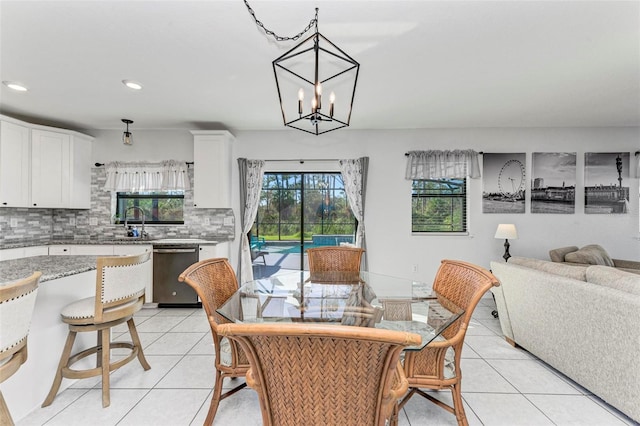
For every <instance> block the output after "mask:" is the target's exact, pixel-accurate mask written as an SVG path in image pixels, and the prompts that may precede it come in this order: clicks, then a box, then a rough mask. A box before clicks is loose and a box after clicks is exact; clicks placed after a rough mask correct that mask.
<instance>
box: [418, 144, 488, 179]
mask: <svg viewBox="0 0 640 426" xmlns="http://www.w3.org/2000/svg"><path fill="white" fill-rule="evenodd" d="M462 177H471V178H479V177H480V165H479V164H478V153H477V152H476V151H472V150H470V149H469V150H454V151H410V152H409V153H408V156H407V170H406V173H405V179H407V180H414V179H453V178H462Z"/></svg>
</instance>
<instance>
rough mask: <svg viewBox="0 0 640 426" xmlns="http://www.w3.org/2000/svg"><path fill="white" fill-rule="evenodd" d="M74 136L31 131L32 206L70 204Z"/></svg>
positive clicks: (58, 206) (62, 205) (60, 206)
mask: <svg viewBox="0 0 640 426" xmlns="http://www.w3.org/2000/svg"><path fill="white" fill-rule="evenodd" d="M70 149H71V136H69V135H68V134H64V133H59V132H51V131H47V130H31V205H32V206H33V207H47V208H51V207H53V208H63V207H68V206H69V197H70V193H69V190H70V184H69V181H70V179H71V176H70V171H71V164H70Z"/></svg>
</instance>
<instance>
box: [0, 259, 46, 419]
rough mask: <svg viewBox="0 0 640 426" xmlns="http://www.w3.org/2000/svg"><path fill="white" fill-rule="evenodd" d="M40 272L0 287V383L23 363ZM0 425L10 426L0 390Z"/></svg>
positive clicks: (7, 408) (25, 356) (8, 415)
mask: <svg viewBox="0 0 640 426" xmlns="http://www.w3.org/2000/svg"><path fill="white" fill-rule="evenodd" d="M41 276H42V273H41V272H34V273H33V274H31V276H29V277H27V278H24V279H22V280H19V281H16V282H15V283H12V284H8V285H5V286H0V383H2V382H4V381H5V380H7V379H8V378H9V377H11V376H13V375H14V374H15V372H16V371H18V369H19V368H20V366H21V365H22V364H24V363H25V362H26V361H27V337H28V335H29V325H30V324H31V317H32V316H33V309H34V307H35V304H36V296H37V294H38V283H39V281H40V277H41ZM0 425H13V420H12V418H11V414H10V413H9V407H8V406H7V403H6V402H5V400H4V396H3V395H2V390H0Z"/></svg>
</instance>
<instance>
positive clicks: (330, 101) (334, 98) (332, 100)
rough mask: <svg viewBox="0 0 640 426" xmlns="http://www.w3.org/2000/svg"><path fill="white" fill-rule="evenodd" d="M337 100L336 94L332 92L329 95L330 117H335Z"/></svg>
mask: <svg viewBox="0 0 640 426" xmlns="http://www.w3.org/2000/svg"><path fill="white" fill-rule="evenodd" d="M335 101H336V94H335V93H333V92H331V94H330V95H329V117H331V118H333V104H334V103H335Z"/></svg>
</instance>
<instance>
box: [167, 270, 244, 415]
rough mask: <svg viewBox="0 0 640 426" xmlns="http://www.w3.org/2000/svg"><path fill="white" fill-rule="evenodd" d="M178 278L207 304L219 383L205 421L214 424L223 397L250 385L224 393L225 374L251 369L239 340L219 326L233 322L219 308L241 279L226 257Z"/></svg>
mask: <svg viewBox="0 0 640 426" xmlns="http://www.w3.org/2000/svg"><path fill="white" fill-rule="evenodd" d="M178 281H180V282H184V283H186V284H188V285H190V286H191V287H193V289H194V290H195V291H196V293H197V294H198V297H199V298H200V301H201V302H202V307H203V308H204V310H205V312H206V314H207V318H208V322H209V326H210V328H211V336H212V338H213V344H214V348H215V354H216V359H215V369H216V383H215V387H214V391H213V396H212V398H211V404H210V405H209V413H208V414H207V418H206V420H205V423H204V424H205V425H211V424H212V423H213V419H214V418H215V415H216V412H217V410H218V405H219V403H220V401H221V400H222V399H224V398H226V397H228V396H231V395H232V394H234V393H235V392H237V391H239V390H240V389H242V388H243V387H245V386H246V384H245V383H242V384H240V385H238V386H236V387H234V388H233V389H231V390H229V391H227V392H225V393H222V386H223V381H224V379H225V378H227V377H228V378H233V377H244V376H245V375H246V373H247V370H249V360H248V359H247V356H246V355H245V353H244V351H242V349H241V348H240V347H239V345H238V343H237V342H235V341H233V340H231V341H229V340H228V339H225V338H223V337H222V336H220V335H219V334H218V326H219V325H220V324H224V323H227V322H229V321H228V320H227V319H226V318H224V317H223V316H222V315H220V314H218V313H217V312H216V310H217V309H218V308H219V307H220V306H222V305H223V304H224V303H225V302H226V301H227V300H228V299H229V298H230V297H231V296H232V295H233V294H234V293H235V292H236V291H237V290H238V280H237V278H236V274H235V272H234V271H233V268H232V267H231V265H230V264H229V262H228V260H227V259H225V258H214V259H206V260H202V261H200V262H197V263H194V264H193V265H191V266H189V267H188V268H187V269H186V270H185V271H184V272H183V273H182V274H180V276H179V277H178Z"/></svg>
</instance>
